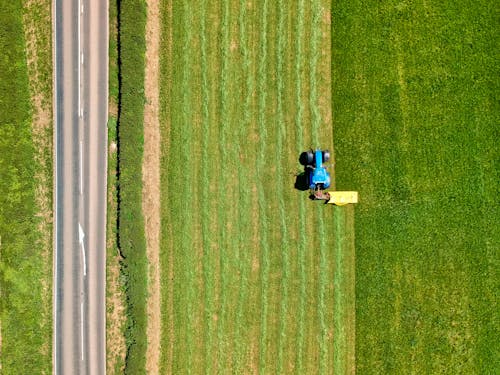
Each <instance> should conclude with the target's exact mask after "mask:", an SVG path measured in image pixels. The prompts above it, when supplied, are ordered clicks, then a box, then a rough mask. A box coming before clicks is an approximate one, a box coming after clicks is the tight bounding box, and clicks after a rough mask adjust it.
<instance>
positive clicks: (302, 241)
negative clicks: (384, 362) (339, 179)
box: [295, 0, 307, 375]
mask: <svg viewBox="0 0 500 375" xmlns="http://www.w3.org/2000/svg"><path fill="white" fill-rule="evenodd" d="M297 8H298V15H297V29H296V35H297V36H296V50H297V53H296V59H297V60H296V63H295V81H296V86H295V93H296V95H295V99H296V104H295V105H296V108H297V115H296V121H295V131H296V145H297V147H296V150H297V153H299V152H301V151H302V149H303V147H304V135H303V133H302V121H303V116H304V108H303V105H302V77H301V75H302V74H301V71H302V64H301V58H302V53H303V49H302V48H303V47H302V37H303V34H304V0H299V2H298V6H297ZM304 222H305V202H304V200H303V199H300V200H299V222H298V225H299V243H298V264H299V279H300V297H299V316H298V327H297V328H298V335H297V336H298V337H297V371H296V373H297V374H299V375H301V374H303V373H304V370H303V369H304V363H303V355H304V328H305V327H304V325H305V304H306V296H307V291H306V282H307V279H306V272H305V251H306V233H305V227H304V225H302V223H304Z"/></svg>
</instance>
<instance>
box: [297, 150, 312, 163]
mask: <svg viewBox="0 0 500 375" xmlns="http://www.w3.org/2000/svg"><path fill="white" fill-rule="evenodd" d="M299 161H300V164H302V165H303V166H308V165H312V164H313V163H314V154H313V153H312V151H304V152H303V153H302V154H300V157H299Z"/></svg>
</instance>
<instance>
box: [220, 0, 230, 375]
mask: <svg viewBox="0 0 500 375" xmlns="http://www.w3.org/2000/svg"><path fill="white" fill-rule="evenodd" d="M221 8H222V9H221V14H222V20H221V25H220V30H221V41H220V50H219V51H220V64H221V69H220V75H219V81H220V86H219V97H220V122H219V124H220V128H219V137H220V142H219V153H220V155H221V163H222V165H224V166H227V165H228V164H229V162H230V158H229V153H228V143H227V139H228V134H227V133H228V125H229V124H228V122H229V116H228V114H229V111H230V106H229V96H228V87H227V86H228V85H227V81H228V62H229V56H228V51H229V48H230V46H229V28H230V25H229V2H228V0H224V1H222V4H221ZM221 183H222V186H223V188H222V189H220V190H219V205H218V207H219V209H218V214H217V216H218V221H219V246H220V253H219V264H220V281H221V288H220V305H219V308H218V311H219V314H218V316H219V317H218V321H217V323H218V329H217V343H218V347H217V362H218V368H217V371H218V372H220V371H221V370H222V368H223V366H224V364H225V363H226V360H225V358H226V356H227V354H228V353H227V352H228V347H227V344H228V343H229V340H227V339H226V337H224V335H227V334H228V332H226V330H225V329H226V325H227V309H228V307H227V292H228V288H229V286H228V277H229V273H230V271H229V268H228V267H229V259H228V251H227V247H228V245H229V244H228V233H227V230H226V223H227V213H228V210H229V207H228V204H229V203H230V202H228V201H229V192H228V189H229V180H228V174H227V173H222V175H221Z"/></svg>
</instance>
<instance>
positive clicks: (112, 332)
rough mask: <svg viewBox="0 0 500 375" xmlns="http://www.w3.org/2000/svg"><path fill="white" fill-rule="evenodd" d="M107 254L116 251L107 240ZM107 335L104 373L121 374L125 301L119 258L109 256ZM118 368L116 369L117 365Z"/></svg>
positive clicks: (123, 365)
mask: <svg viewBox="0 0 500 375" xmlns="http://www.w3.org/2000/svg"><path fill="white" fill-rule="evenodd" d="M107 248H108V252H109V251H110V250H112V249H116V244H115V243H114V241H112V240H108V244H107ZM106 282H107V292H108V295H107V299H106V304H107V310H106V319H107V333H106V341H107V343H106V348H107V352H106V356H107V360H106V371H107V373H108V374H115V373H123V370H124V367H125V354H126V345H125V336H124V334H123V330H124V327H125V322H126V315H125V300H124V295H123V291H122V289H121V287H120V257H119V256H117V255H115V256H109V255H108V264H107V280H106ZM118 363H119V364H120V368H118V369H117V368H116V367H117V364H118Z"/></svg>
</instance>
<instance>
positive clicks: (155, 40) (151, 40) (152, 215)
mask: <svg viewBox="0 0 500 375" xmlns="http://www.w3.org/2000/svg"><path fill="white" fill-rule="evenodd" d="M159 49H160V10H159V2H158V1H154V0H148V1H147V22H146V56H145V79H144V91H145V97H146V104H145V107H144V159H143V164H142V183H143V190H142V209H143V214H144V224H145V234H146V249H147V250H146V252H147V257H148V271H149V272H148V276H149V282H148V302H147V316H148V323H147V332H146V333H147V337H148V348H147V351H146V371H147V373H149V374H158V373H159V361H160V339H161V307H160V303H161V294H160V153H161V149H160V122H159V115H158V111H159V97H160V95H159V78H160V58H159Z"/></svg>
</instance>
